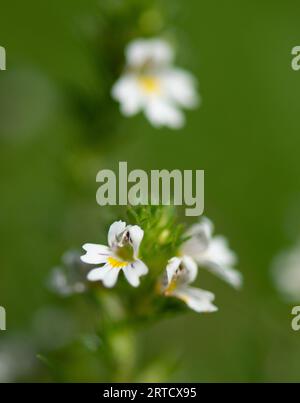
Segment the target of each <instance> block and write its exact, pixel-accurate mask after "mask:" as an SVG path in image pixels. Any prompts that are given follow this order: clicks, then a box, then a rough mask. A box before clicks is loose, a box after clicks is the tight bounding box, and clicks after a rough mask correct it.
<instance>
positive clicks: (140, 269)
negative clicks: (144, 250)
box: [133, 259, 149, 276]
mask: <svg viewBox="0 0 300 403" xmlns="http://www.w3.org/2000/svg"><path fill="white" fill-rule="evenodd" d="M133 265H134V268H135V270H136V271H137V273H138V275H139V276H144V275H145V274H147V273H148V272H149V269H148V267H147V266H146V265H145V263H144V262H142V261H141V260H139V259H138V260H136V261H135V262H134V263H133Z"/></svg>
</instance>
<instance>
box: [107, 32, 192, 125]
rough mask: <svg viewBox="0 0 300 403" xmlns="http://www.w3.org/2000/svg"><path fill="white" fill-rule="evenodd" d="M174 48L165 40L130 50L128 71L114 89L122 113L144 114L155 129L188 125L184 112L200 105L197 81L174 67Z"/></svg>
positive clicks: (139, 44)
mask: <svg viewBox="0 0 300 403" xmlns="http://www.w3.org/2000/svg"><path fill="white" fill-rule="evenodd" d="M173 59H174V54H173V50H172V48H171V47H170V45H169V44H168V43H167V42H165V41H163V40H161V39H138V40H135V41H133V42H131V43H130V44H129V45H128V46H127V48H126V62H127V66H126V70H125V72H124V74H123V75H122V76H121V78H119V80H118V81H117V82H116V83H115V85H114V86H113V88H112V96H113V98H114V99H116V100H117V101H119V102H120V104H121V112H122V113H123V114H124V115H125V116H132V115H135V114H137V113H138V112H140V111H144V113H145V115H146V117H147V119H148V120H149V121H150V122H151V123H152V125H153V126H155V127H161V126H169V127H171V128H173V129H178V128H180V127H182V126H183V125H184V121H185V118H184V114H183V113H182V111H181V109H180V108H194V107H196V106H197V105H198V103H199V98H198V95H197V92H196V81H195V79H194V77H193V76H192V75H191V74H190V73H188V72H186V71H185V70H182V69H178V68H175V67H173V66H172V62H173Z"/></svg>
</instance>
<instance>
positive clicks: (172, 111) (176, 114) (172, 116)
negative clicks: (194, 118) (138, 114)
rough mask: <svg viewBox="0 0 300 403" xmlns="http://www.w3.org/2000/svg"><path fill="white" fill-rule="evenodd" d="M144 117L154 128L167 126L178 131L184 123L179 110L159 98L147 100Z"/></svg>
mask: <svg viewBox="0 0 300 403" xmlns="http://www.w3.org/2000/svg"><path fill="white" fill-rule="evenodd" d="M145 115H146V117H147V119H148V120H149V121H150V122H151V123H152V125H153V126H154V127H162V126H168V127H170V128H172V129H180V128H181V127H182V126H183V125H184V123H185V118H184V115H183V113H182V112H181V110H180V109H178V108H176V107H175V106H174V105H172V104H171V103H170V102H168V101H167V100H164V99H162V98H161V97H159V96H156V97H151V98H149V102H148V103H147V104H146V107H145Z"/></svg>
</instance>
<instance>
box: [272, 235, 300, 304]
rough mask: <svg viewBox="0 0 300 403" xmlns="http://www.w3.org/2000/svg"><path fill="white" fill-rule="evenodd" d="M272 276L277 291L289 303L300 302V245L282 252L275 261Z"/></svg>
mask: <svg viewBox="0 0 300 403" xmlns="http://www.w3.org/2000/svg"><path fill="white" fill-rule="evenodd" d="M272 275H273V279H274V282H275V285H276V287H277V289H278V290H279V291H280V292H281V293H282V294H283V297H284V298H285V299H286V300H287V301H288V302H297V303H299V302H300V244H299V243H298V244H297V245H296V246H294V247H293V248H291V249H290V250H287V251H284V252H281V253H280V254H279V255H278V256H277V257H276V258H275V259H274V261H273V264H272Z"/></svg>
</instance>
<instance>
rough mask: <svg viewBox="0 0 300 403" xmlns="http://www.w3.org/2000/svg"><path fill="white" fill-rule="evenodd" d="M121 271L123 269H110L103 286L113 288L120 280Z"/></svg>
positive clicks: (104, 277) (103, 280) (103, 279)
mask: <svg viewBox="0 0 300 403" xmlns="http://www.w3.org/2000/svg"><path fill="white" fill-rule="evenodd" d="M120 270H121V269H120V268H117V267H113V268H110V270H109V271H108V272H107V273H106V274H105V275H104V276H103V278H102V282H103V285H104V286H105V287H108V288H111V287H113V286H114V285H115V284H116V282H117V280H118V276H119V272H120Z"/></svg>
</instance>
